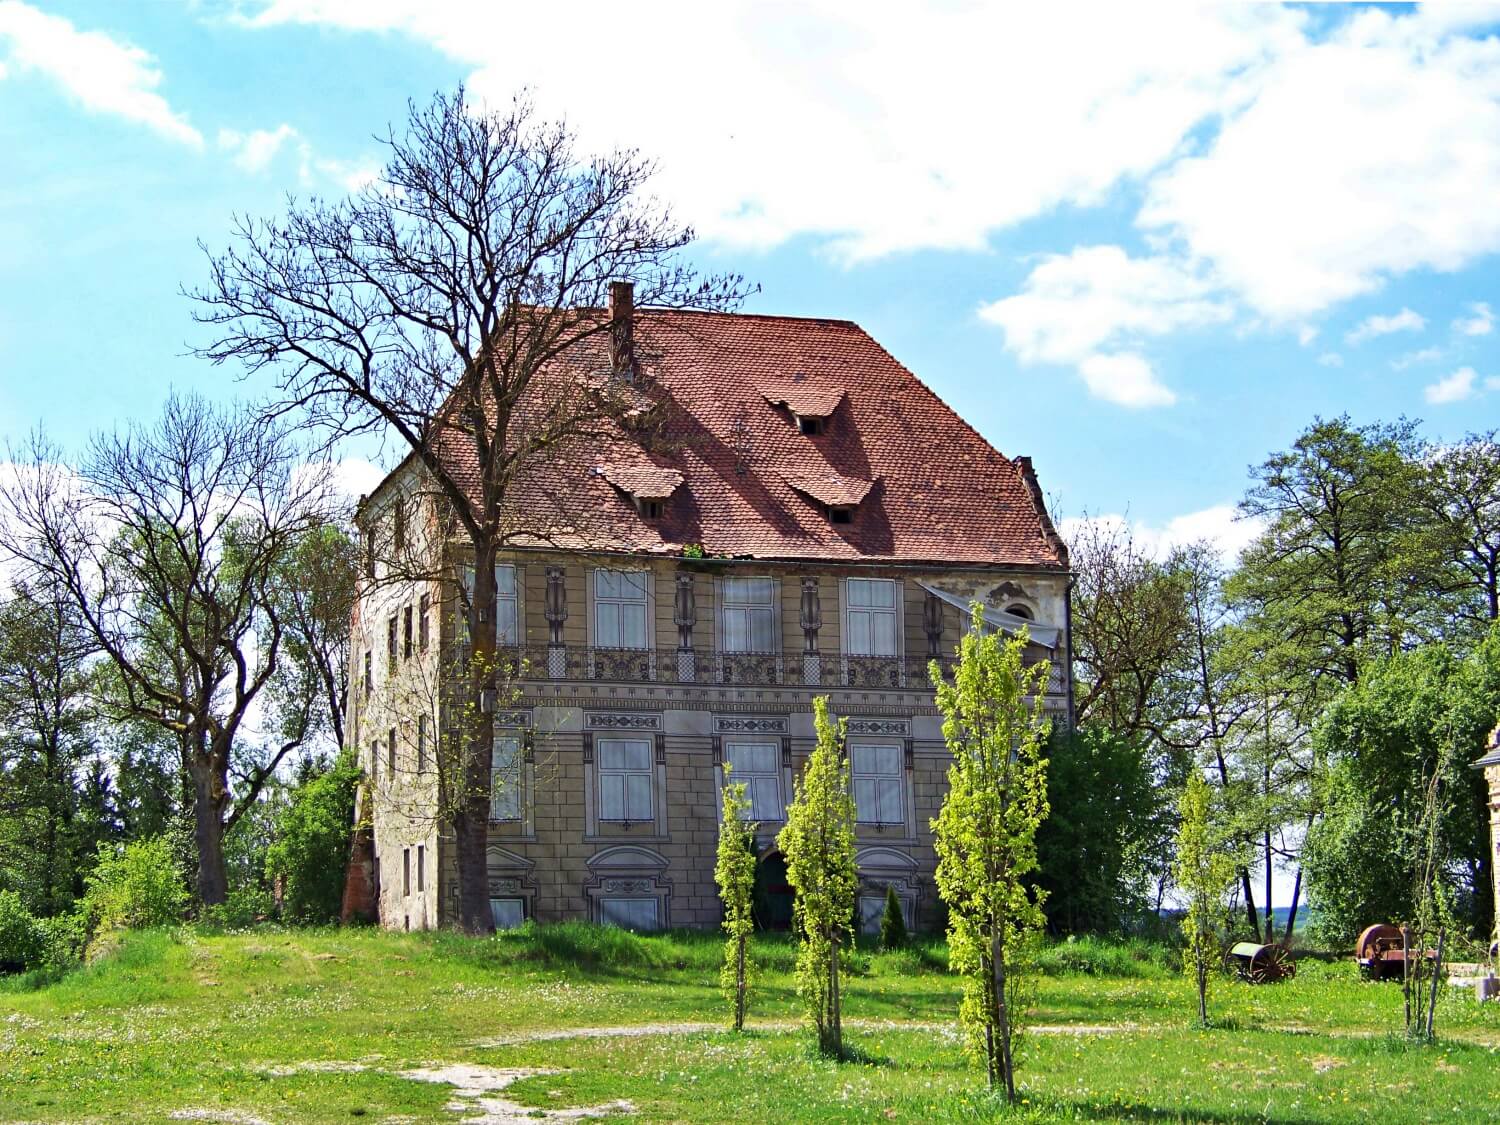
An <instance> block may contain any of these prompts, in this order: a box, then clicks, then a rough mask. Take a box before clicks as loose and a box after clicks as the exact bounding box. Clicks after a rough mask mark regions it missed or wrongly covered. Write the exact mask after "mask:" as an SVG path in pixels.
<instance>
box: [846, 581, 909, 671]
mask: <svg viewBox="0 0 1500 1125" xmlns="http://www.w3.org/2000/svg"><path fill="white" fill-rule="evenodd" d="M855 583H860V584H862V585H863V584H869V585H875V584H883V585H885V586H886V587H888V588H889V589H890V591H891V604H890V605H889V606H878V605H874V604H873V603H871V604H868V605H856V604H855V602H854V590H855V588H856V587H855ZM843 593H844V622H843V625H844V628H843V644H844V655H845V656H875V657H898V656H900V655H901V649H902V643H901V642H902V635H901V619H902V612H901V609H902V605H901V602H902V598H901V582H900V580H899V579H896V578H867V577H859V578H846V579H844V591H843ZM860 615H862V616H864V617H866V618H868V623H867V625H866V636H867V637H868V638H869V643H868V644H867V645H866V649H867V650H870V649H875V648H876V647H877V646H876V644H875V642H874V638H875V620H876V618H877V617H887V618H889V619H890V631H891V632H890V637H891V651H890V652H874V651H864V652H860V651H858V650H857V649H855V647H854V643H853V641H854V620H855V618H856V616H860Z"/></svg>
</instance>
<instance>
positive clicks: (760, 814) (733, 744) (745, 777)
mask: <svg viewBox="0 0 1500 1125" xmlns="http://www.w3.org/2000/svg"><path fill="white" fill-rule="evenodd" d="M752 747H753V748H756V749H769V750H770V751H771V769H769V770H755V771H751V770H741V769H740V768H739V767H738V766H737V765H736V763H735V762H734V761H732V757H733V754H734V751H735V750H736V749H743V748H752ZM723 753H724V764H725V765H728V766H730V767H732V768H731V769H730V770H729V773H728V775H727V776H726V777H725V778H724V780H725V781H726V782H727V783H728V784H731V785H734V784H738V783H740V782H744V783H745V785H746V793H747V794H748V796H749V797H750V819H751V820H755V821H759V822H761V823H773V822H774V823H779V822H782V821H785V820H786V794H785V790H784V788H783V784H782V773H783V767H782V764H781V743H780V742H779V741H776V740H772V741H766V740H763V739H756V738H732V739H731V738H726V739H725V740H724V745H723ZM757 781H769V782H770V783H771V784H773V785H774V786H775V804H776V813H775V815H770V814H768V813H766V812H764V811H762V810H761V809H760V808H758V807H757V806H756V798H757V796H758V795H759V793H760V790H759V787H758V786H757V785H756V782H757Z"/></svg>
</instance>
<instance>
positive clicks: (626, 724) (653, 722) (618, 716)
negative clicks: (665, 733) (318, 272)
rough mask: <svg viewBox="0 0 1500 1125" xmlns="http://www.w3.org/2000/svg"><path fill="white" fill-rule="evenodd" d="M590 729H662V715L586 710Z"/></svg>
mask: <svg viewBox="0 0 1500 1125" xmlns="http://www.w3.org/2000/svg"><path fill="white" fill-rule="evenodd" d="M583 725H584V726H586V727H588V729H590V730H661V716H660V715H659V714H653V713H650V712H646V711H585V712H584V724H583Z"/></svg>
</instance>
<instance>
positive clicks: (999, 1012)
mask: <svg viewBox="0 0 1500 1125" xmlns="http://www.w3.org/2000/svg"><path fill="white" fill-rule="evenodd" d="M997 931H998V927H997ZM990 968H991V971H992V972H993V973H994V982H995V1032H996V1038H997V1039H999V1041H1000V1042H999V1044H998V1046H999V1048H1000V1075H1001V1077H1002V1078H1003V1079H1004V1080H1005V1100H1006V1102H1008V1103H1010V1104H1012V1105H1013V1104H1015V1100H1016V1074H1015V1068H1014V1067H1013V1066H1012V1065H1011V1055H1010V1011H1009V1009H1008V1008H1007V1007H1006V1004H1005V949H1004V947H1003V946H1002V944H1001V942H1000V935H999V933H998V932H997V933H996V934H995V936H994V937H992V938H991V939H990Z"/></svg>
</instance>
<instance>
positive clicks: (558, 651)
mask: <svg viewBox="0 0 1500 1125" xmlns="http://www.w3.org/2000/svg"><path fill="white" fill-rule="evenodd" d="M626 315H629V316H632V317H634V318H635V324H634V326H633V328H634V331H633V333H632V338H647V339H650V340H651V344H652V348H653V351H652V353H651V354H652V356H653V358H652V360H651V362H650V364H649V365H648V370H647V372H646V375H645V378H648V379H649V380H650V386H651V388H652V390H653V393H656V394H658V395H660V396H661V397H662V398H663V399H664V400H665V401H667V402H668V406H667V408H666V409H667V410H668V413H667V414H666V418H667V421H666V424H665V426H664V430H665V431H666V433H667V438H666V439H665V440H661V439H659V438H658V439H656V440H653V441H652V442H651V443H649V447H647V446H642V445H635V444H632V443H630V442H628V441H623V440H622V441H619V442H613V443H608V444H605V445H601V446H599V447H597V448H594V449H590V450H589V451H588V453H587V454H586V455H583V456H580V457H574V458H572V459H570V460H568V461H566V462H565V463H563V464H560V465H558V466H554V467H552V468H551V469H549V470H548V471H549V472H550V473H551V474H552V476H551V478H550V479H549V480H548V481H546V482H545V483H543V484H541V485H538V486H537V487H538V488H539V489H541V490H542V491H544V492H545V493H546V494H547V495H546V500H545V502H547V503H554V504H559V503H560V505H561V506H562V507H567V506H568V505H570V504H571V505H573V506H575V507H576V508H577V510H578V511H579V512H580V515H579V518H578V519H577V521H576V522H575V523H572V524H569V525H568V528H569V532H570V533H559V534H557V535H553V536H549V537H548V541H547V542H546V543H542V542H535V541H534V542H526V541H524V540H521V541H518V542H516V543H515V544H514V545H513V546H512V547H511V548H510V549H508V550H507V551H506V552H505V554H504V561H503V562H502V563H501V564H500V565H499V566H497V579H498V584H499V587H500V591H501V597H500V604H499V607H498V609H497V612H496V622H495V627H496V629H497V633H498V635H499V638H500V642H501V645H502V652H504V653H505V655H506V660H507V666H508V668H510V669H511V670H512V672H513V675H512V676H510V677H509V678H508V679H507V687H506V689H505V690H504V691H503V692H502V693H501V694H500V697H499V698H496V699H494V700H486V701H483V702H482V704H481V705H480V710H481V711H482V714H483V718H482V719H481V720H480V721H484V722H493V724H494V727H495V732H496V739H497V741H496V750H495V757H494V763H493V766H494V768H493V778H494V796H493V799H492V804H491V811H492V819H491V825H490V833H489V840H490V843H489V877H490V893H491V901H492V909H493V912H494V917H495V920H496V924H497V925H501V926H505V925H512V924H516V923H518V922H519V921H521V920H523V919H525V918H535V919H537V920H539V921H552V920H558V919H565V918H587V919H593V920H596V921H602V922H611V923H616V924H620V925H625V926H630V927H632V928H642V929H649V928H656V927H663V926H712V925H715V924H717V922H718V920H719V917H720V915H719V907H718V901H717V897H716V891H715V887H714V882H713V866H714V851H715V847H716V844H717V839H718V794H719V788H720V786H721V784H722V782H723V766H724V764H725V763H726V762H728V763H731V765H732V774H733V777H734V778H735V779H736V780H739V781H744V782H746V783H747V784H748V785H749V787H750V792H751V796H752V800H753V810H752V811H753V815H754V818H755V819H756V820H757V821H759V823H760V831H759V834H758V846H759V849H760V851H761V855H762V863H761V872H760V877H759V879H758V887H757V895H758V910H759V911H760V913H761V914H762V917H763V920H764V921H765V922H767V923H768V924H776V923H777V922H779V921H784V920H785V919H786V917H787V916H788V914H789V911H790V898H789V892H788V889H787V888H786V886H785V877H784V868H783V867H781V865H780V863H779V857H778V856H777V854H776V852H775V845H774V837H775V834H776V832H777V830H778V829H779V828H780V826H781V823H782V818H783V816H784V810H785V807H786V804H787V802H789V801H790V799H791V796H792V779H793V777H794V776H795V775H796V774H797V773H798V772H799V771H800V769H801V768H802V764H803V762H804V760H805V758H806V756H807V755H808V753H809V752H810V751H811V748H812V745H813V725H812V700H813V698H814V697H815V696H816V695H820V694H826V695H827V696H829V698H830V701H831V707H832V710H833V711H834V713H836V714H838V715H840V716H844V717H846V718H847V719H848V723H849V726H848V739H847V749H848V753H849V756H850V761H851V766H852V769H853V775H854V786H855V798H856V805H857V810H858V837H859V845H860V851H859V866H860V878H861V892H860V914H861V917H862V918H863V919H865V920H867V921H873V920H874V919H876V918H878V914H879V911H880V908H881V907H882V906H883V902H884V895H885V890H886V888H887V887H888V886H889V887H894V888H895V889H896V891H897V894H898V896H899V897H900V899H901V901H902V903H903V905H904V907H905V909H906V912H907V915H908V920H909V922H910V923H911V924H912V925H914V926H930V925H932V924H933V923H934V922H935V920H936V917H937V898H936V891H935V886H934V883H933V870H934V867H935V863H936V856H935V853H934V850H933V841H932V834H931V831H930V828H929V820H930V818H932V817H933V816H935V815H936V813H937V811H938V808H939V806H940V804H941V800H942V795H943V790H944V785H945V774H946V770H947V766H948V753H947V750H946V747H945V746H944V743H943V739H942V733H941V729H940V719H939V716H938V714H937V711H936V709H935V707H934V705H933V697H932V689H931V687H930V684H929V681H928V675H927V668H928V661H929V660H931V659H934V658H936V659H939V660H943V659H947V658H950V657H951V656H952V654H953V652H954V649H955V647H956V645H957V643H958V640H959V636H960V633H961V630H962V629H963V628H964V627H965V625H966V623H967V616H968V610H967V606H968V604H969V603H970V602H971V601H973V600H976V599H977V600H979V601H980V602H982V603H983V605H984V606H985V612H986V615H987V617H988V618H989V620H990V622H991V624H992V625H993V626H995V627H997V628H1001V629H1006V630H1016V629H1019V628H1020V627H1022V626H1025V627H1027V628H1028V630H1029V631H1030V635H1031V641H1032V643H1031V646H1030V648H1029V650H1028V651H1029V654H1030V656H1031V657H1032V658H1034V659H1037V660H1041V659H1046V660H1050V661H1051V662H1052V673H1051V680H1050V683H1049V685H1048V695H1047V699H1046V701H1045V704H1046V707H1047V708H1048V710H1049V711H1051V712H1052V713H1053V714H1054V715H1055V717H1056V718H1057V720H1058V721H1061V722H1067V721H1069V717H1070V716H1069V712H1070V700H1071V683H1070V678H1069V661H1068V645H1069V639H1068V631H1067V623H1068V582H1069V576H1068V570H1067V558H1066V553H1065V549H1064V547H1063V545H1062V543H1061V541H1060V539H1059V538H1058V536H1057V534H1056V532H1055V530H1054V529H1053V527H1052V524H1051V522H1050V520H1049V518H1048V516H1047V513H1046V510H1045V507H1044V505H1043V503H1042V499H1041V492H1040V489H1039V487H1038V486H1037V483H1036V479H1035V476H1034V474H1033V473H1032V470H1031V466H1030V463H1029V462H1028V461H1027V460H1026V459H1024V458H1021V459H1017V460H1009V459H1007V458H1004V457H1002V456H1000V455H999V454H998V453H996V452H995V451H994V450H993V449H992V448H990V447H989V445H988V444H987V443H985V442H984V440H983V439H982V438H980V437H979V436H978V435H977V434H976V433H975V432H974V431H973V430H972V429H970V428H969V427H968V426H966V425H965V424H964V423H963V422H962V421H961V420H960V419H959V418H958V417H957V416H956V415H955V414H953V412H952V411H951V410H949V408H948V407H947V406H945V405H944V404H943V403H942V402H941V401H940V400H938V399H937V398H936V396H934V395H932V393H931V392H930V391H928V390H927V389H926V388H925V387H924V386H922V384H921V383H919V382H918V381H917V380H916V378H915V377H914V376H912V375H911V374H910V373H909V372H907V371H906V370H905V369H904V368H902V367H901V366H900V365H899V364H897V363H896V362H895V361H894V360H893V359H891V357H890V356H889V355H887V354H886V353H885V352H884V351H883V350H882V349H881V348H879V346H878V345H876V344H875V343H874V341H872V340H871V339H870V338H869V337H868V336H867V335H865V334H864V333H863V332H861V331H860V330H859V329H858V328H857V327H855V326H854V325H852V324H848V323H845V322H836V321H820V320H799V319H794V318H780V317H750V316H731V315H699V316H695V315H694V314H682V313H652V312H649V311H642V312H633V311H631V310H628V306H627V310H626ZM426 494H427V491H426V490H424V485H423V476H422V471H421V469H420V467H419V466H418V465H417V464H416V463H415V462H409V463H408V464H406V465H404V466H402V467H401V468H400V469H398V470H397V471H396V472H395V473H393V474H392V475H391V477H390V478H388V479H387V480H386V482H385V483H383V484H382V485H381V487H380V489H378V490H377V491H376V492H375V493H374V494H372V496H371V497H369V498H367V500H366V502H365V503H364V504H363V505H362V507H361V516H360V519H361V524H362V526H363V527H364V528H365V529H366V531H367V533H368V534H370V536H371V542H372V543H373V542H375V541H376V539H377V534H376V530H377V529H386V532H387V533H388V534H389V538H391V539H393V540H400V541H406V542H412V541H418V540H421V541H422V543H421V544H420V545H419V548H420V550H425V551H427V552H428V553H429V554H430V555H433V556H436V555H437V554H440V553H442V552H444V551H449V552H451V551H452V550H453V549H454V548H453V546H452V544H451V543H447V542H444V539H443V536H442V535H441V534H440V532H439V527H440V523H439V521H437V520H436V518H435V517H427V518H424V517H422V516H421V515H420V513H421V512H422V511H423V510H424V509H423V503H422V497H423V496H424V495H426ZM559 497H560V498H561V500H559ZM537 502H543V501H540V500H539V501H537ZM398 525H399V526H398ZM376 554H377V552H373V551H372V555H371V559H370V561H369V564H368V571H367V574H366V579H365V582H364V584H363V588H362V590H361V596H360V599H359V604H358V607H357V609H356V618H355V628H354V640H353V654H352V655H353V659H352V661H351V664H350V667H351V668H352V669H353V670H354V683H353V685H352V687H353V690H352V691H351V693H350V695H351V708H350V709H351V714H350V717H349V723H348V728H349V730H350V732H351V735H350V737H351V739H352V740H353V742H354V745H355V746H356V747H357V749H358V751H359V754H360V759H361V761H362V763H363V764H364V767H365V770H366V773H367V776H368V778H369V785H368V786H367V787H366V790H365V793H364V795H363V798H362V801H363V804H364V811H365V812H367V813H368V814H369V817H370V820H371V822H372V823H373V827H374V833H373V843H374V865H373V872H374V874H373V879H372V880H371V882H372V883H373V884H374V886H375V888H376V892H375V893H376V894H377V895H378V904H379V918H380V920H381V922H382V924H383V925H385V926H388V927H395V928H402V927H407V928H425V927H431V926H436V925H442V924H445V923H447V922H449V921H450V920H452V919H454V918H455V917H456V912H457V880H456V869H455V866H454V857H453V849H452V844H451V842H450V841H448V840H447V839H445V837H444V834H443V832H442V830H441V823H440V819H441V818H440V817H439V816H438V815H437V813H438V810H439V808H440V805H441V801H442V796H441V793H440V789H441V786H442V785H443V784H444V782H443V780H442V771H441V768H440V766H439V759H440V757H441V753H440V749H439V747H440V745H441V740H442V739H443V738H445V737H448V736H449V735H450V733H451V732H452V731H453V730H455V729H456V728H457V727H458V726H459V725H460V722H461V721H462V717H461V716H458V715H455V714H453V713H452V711H453V708H454V704H453V703H452V700H451V697H450V696H449V695H448V694H446V693H445V690H444V687H445V685H444V683H443V678H444V675H445V673H444V668H445V667H447V666H448V664H449V658H450V657H451V655H452V654H453V653H455V652H459V651H462V646H463V642H464V626H463V624H462V621H463V616H462V614H461V613H459V612H458V605H459V604H460V597H461V590H460V589H459V583H460V582H461V581H462V578H461V577H460V578H459V580H458V581H457V582H455V581H445V580H443V579H442V578H439V577H432V576H425V577H420V578H417V579H414V580H411V581H404V580H402V579H401V578H400V576H399V574H398V573H397V572H396V571H395V569H394V568H386V567H385V566H384V565H383V564H382V562H381V561H380V560H379V559H378V558H377V557H375V556H376ZM454 573H456V574H458V575H461V574H462V567H461V560H460V564H459V566H458V567H457V568H455V570H454Z"/></svg>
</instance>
